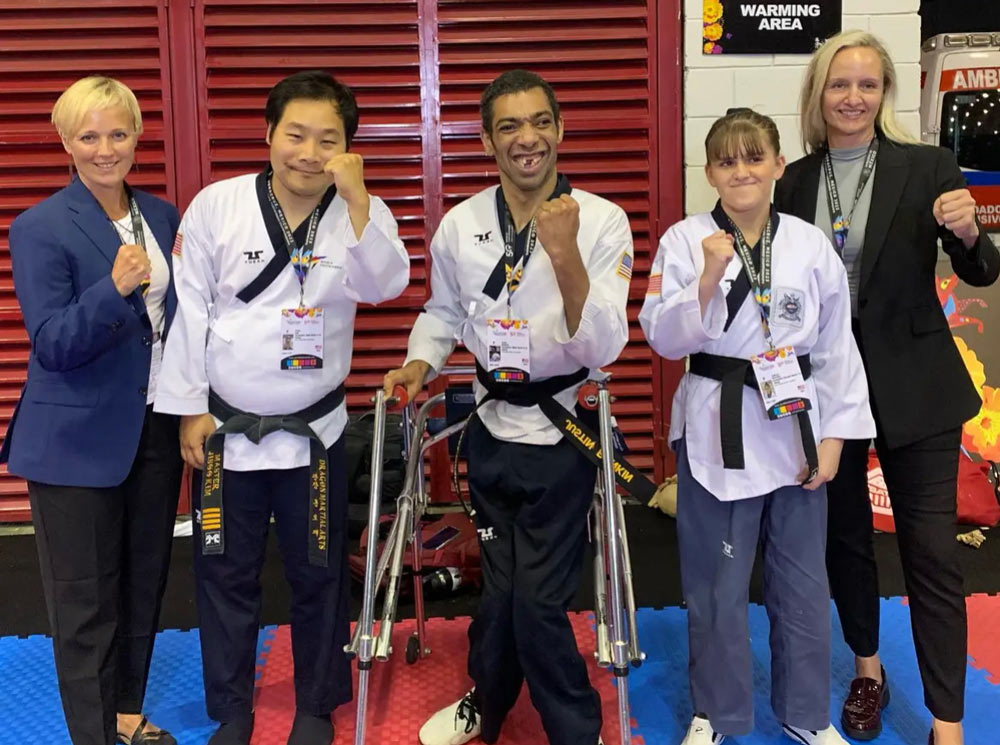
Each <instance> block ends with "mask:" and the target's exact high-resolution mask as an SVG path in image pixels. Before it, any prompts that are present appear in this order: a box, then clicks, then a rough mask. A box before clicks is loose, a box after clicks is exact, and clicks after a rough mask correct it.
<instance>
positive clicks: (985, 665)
mask: <svg viewBox="0 0 1000 745" xmlns="http://www.w3.org/2000/svg"><path fill="white" fill-rule="evenodd" d="M965 606H966V608H967V609H968V613H969V657H970V658H972V659H971V664H972V666H973V667H975V668H976V669H978V670H983V671H985V672H986V673H987V678H988V679H989V681H990V682H991V683H992V684H993V685H1000V596H998V595H970V596H969V597H968V598H966V602H965Z"/></svg>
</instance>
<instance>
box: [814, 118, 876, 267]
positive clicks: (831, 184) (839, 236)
mask: <svg viewBox="0 0 1000 745" xmlns="http://www.w3.org/2000/svg"><path fill="white" fill-rule="evenodd" d="M877 157H878V137H875V138H873V139H872V141H871V144H870V145H869V146H868V152H867V153H866V154H865V164H864V166H863V167H862V169H861V178H860V179H858V188H857V191H856V192H855V193H854V203H853V204H852V205H851V211H850V212H849V213H848V215H847V217H846V218H845V217H844V211H843V207H842V205H841V204H840V192H839V191H837V179H836V177H835V176H834V175H833V158H832V157H831V156H830V150H829V148H827V151H826V156H825V157H824V158H823V175H824V176H825V177H826V202H827V205H828V206H829V208H830V222H831V225H832V234H833V242H834V245H836V247H837V253H839V254H841V255H843V253H844V246H845V245H846V244H847V231H848V230H850V229H851V220H852V219H854V210H856V209H857V207H858V201H859V200H860V199H861V192H863V191H864V190H865V186H866V185H867V184H868V179H870V178H871V175H872V171H874V170H875V160H876V159H877Z"/></svg>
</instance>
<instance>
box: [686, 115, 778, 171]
mask: <svg viewBox="0 0 1000 745" xmlns="http://www.w3.org/2000/svg"><path fill="white" fill-rule="evenodd" d="M768 145H770V147H771V149H773V150H774V154H775V155H776V156H777V155H781V138H780V137H779V135H778V127H777V125H776V124H775V123H774V120H773V119H772V118H771V117H769V116H764V115H763V114H758V113H757V112H756V111H754V110H753V109H745V108H739V109H730V110H729V111H727V112H726V115H725V116H724V117H721V118H719V119H716V120H715V123H713V124H712V128H711V129H709V130H708V135H707V136H706V137H705V157H706V159H707V162H708V163H709V164H711V163H717V162H718V161H720V160H726V159H729V158H736V157H739V156H740V155H744V156H746V155H763V154H764V152H765V151H766V150H767V146H768Z"/></svg>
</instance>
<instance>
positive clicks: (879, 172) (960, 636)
mask: <svg viewBox="0 0 1000 745" xmlns="http://www.w3.org/2000/svg"><path fill="white" fill-rule="evenodd" d="M895 88H896V74H895V69H894V67H893V64H892V60H891V59H890V58H889V56H888V54H887V53H886V51H885V48H884V47H883V45H882V44H881V43H880V42H879V41H878V40H877V39H876V38H875V37H873V36H872V35H871V34H868V33H866V32H861V31H850V32H845V33H842V34H839V35H837V36H835V37H833V38H832V39H830V40H829V41H827V42H826V44H824V45H823V46H822V47H821V48H820V49H818V50H817V51H816V53H815V55H814V56H813V59H812V61H811V62H810V65H809V68H808V70H807V72H806V76H805V80H804V82H803V91H802V99H801V112H800V113H801V122H802V138H803V144H804V146H805V150H806V152H808V153H809V155H806V156H805V157H804V158H801V159H800V160H798V161H796V162H794V163H792V164H790V165H789V166H788V167H787V169H786V171H785V175H784V178H782V179H781V181H779V182H778V184H777V187H776V191H775V197H774V202H775V205H776V207H777V208H778V210H779V211H781V212H787V213H790V214H793V215H796V216H798V217H800V218H802V219H805V220H808V221H810V222H814V223H815V224H816V225H817V226H818V227H820V228H821V229H823V230H824V231H826V232H827V234H828V235H829V236H830V237H831V239H832V240H833V243H834V246H835V247H836V248H837V250H838V252H840V254H841V256H842V257H843V258H844V263H845V265H846V266H847V270H848V277H849V281H850V286H851V295H852V307H853V314H854V334H855V337H856V338H857V342H858V347H859V348H860V349H861V354H862V357H863V358H864V360H865V369H866V371H867V374H868V384H869V387H870V390H871V402H872V409H873V413H874V414H875V420H876V422H877V424H878V436H877V438H876V440H875V448H876V450H877V452H878V455H879V460H880V463H881V466H882V471H883V475H884V476H885V481H886V486H887V487H888V490H889V494H890V498H891V499H892V508H893V515H894V518H895V523H896V531H897V538H898V541H899V550H900V555H901V558H902V564H903V573H904V577H905V579H906V588H907V593H908V594H909V601H910V611H911V617H912V625H913V638H914V643H915V646H916V652H917V660H918V663H919V667H920V675H921V678H922V681H923V685H924V700H925V703H926V705H927V707H928V708H929V709H930V711H931V714H932V715H933V717H934V722H933V726H932V730H931V735H930V741H931V742H934V743H936V745H961V743H962V726H961V720H962V715H963V705H964V688H965V666H966V616H965V595H964V589H963V586H962V574H961V569H960V567H959V563H958V557H957V554H956V548H957V546H958V544H957V542H956V540H955V510H956V488H957V479H958V456H959V445H960V442H961V428H962V424H963V423H964V422H965V421H966V420H968V419H970V418H971V417H973V416H974V415H975V414H976V412H977V411H978V410H979V407H980V398H979V395H978V394H977V392H976V390H975V388H974V386H973V384H972V381H971V379H970V377H969V374H968V372H967V371H966V369H965V365H964V364H963V362H962V359H961V357H960V355H959V352H958V349H957V348H956V346H955V343H954V341H953V339H952V336H951V333H950V331H949V327H948V321H947V319H946V318H945V315H944V312H943V311H942V309H941V305H940V303H939V302H938V299H937V294H936V291H935V274H934V270H935V266H936V263H937V259H938V240H939V239H940V241H941V245H942V247H943V249H944V251H945V253H946V254H947V255H948V257H949V258H950V259H951V264H952V267H953V268H954V271H955V273H956V274H957V275H958V276H959V277H960V278H961V279H963V280H964V281H965V282H967V283H969V284H971V285H976V286H984V285H989V284H991V283H993V282H994V281H995V280H996V279H997V275H998V273H1000V255H998V253H997V250H996V248H995V247H994V246H993V244H992V243H991V242H990V240H989V238H988V236H987V235H986V234H985V232H984V231H983V230H982V228H981V227H980V225H979V224H978V222H977V221H976V213H975V207H976V205H975V201H974V200H973V198H972V196H971V195H970V194H969V192H968V190H967V189H966V188H965V186H966V184H965V179H964V178H963V177H962V173H961V171H960V170H959V168H958V164H957V162H956V160H955V156H954V154H953V153H952V152H951V151H949V150H945V149H944V148H939V147H931V146H928V145H921V144H919V143H917V142H916V141H915V140H913V139H912V138H911V137H910V136H909V135H907V134H906V133H905V132H904V131H903V130H902V129H901V128H900V127H899V125H898V124H897V123H896V119H895V112H894V107H893V104H894V98H895ZM838 217H839V218H841V219H840V220H839V221H838V219H837V218H838ZM868 448H869V442H867V441H846V442H845V443H844V449H843V454H842V456H841V462H840V471H839V473H838V475H837V477H836V478H835V479H834V480H833V481H832V482H830V483H829V484H828V487H827V488H828V491H827V494H828V498H829V522H828V537H827V568H828V571H829V575H830V587H831V591H832V594H833V597H834V600H835V601H836V604H837V610H838V613H839V615H840V619H841V624H842V626H843V629H844V636H845V639H846V641H847V643H848V644H849V645H850V647H851V649H852V650H853V652H854V654H855V658H856V670H857V677H856V678H855V679H854V681H853V682H852V684H851V688H850V691H848V695H847V700H846V701H845V704H844V709H843V713H842V717H841V722H842V724H843V725H844V729H845V731H846V733H847V734H848V735H849V736H851V737H853V738H855V739H861V740H869V739H872V738H874V737H876V736H877V735H878V734H879V732H880V731H881V727H882V725H881V710H882V708H884V706H885V705H886V704H887V703H888V699H889V687H888V680H887V678H886V677H885V670H884V669H883V668H882V666H881V663H880V661H879V657H878V631H879V595H878V576H877V572H876V566H875V557H874V551H873V547H872V512H871V504H870V502H869V498H868V485H867V456H868Z"/></svg>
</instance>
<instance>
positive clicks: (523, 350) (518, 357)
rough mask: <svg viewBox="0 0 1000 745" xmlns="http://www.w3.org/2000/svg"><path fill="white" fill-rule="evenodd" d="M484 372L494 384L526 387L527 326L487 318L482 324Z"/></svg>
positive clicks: (528, 372) (528, 362) (528, 359)
mask: <svg viewBox="0 0 1000 745" xmlns="http://www.w3.org/2000/svg"><path fill="white" fill-rule="evenodd" d="M486 354H487V358H488V363H487V366H486V369H487V371H488V372H489V373H490V375H492V376H493V380H495V381H497V382H498V383H527V382H528V381H529V380H530V379H531V344H530V337H529V334H528V322H527V321H522V320H518V319H507V318H490V319H488V320H487V321H486Z"/></svg>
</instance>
